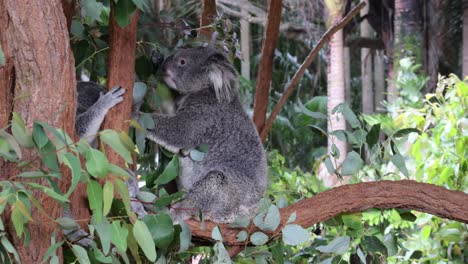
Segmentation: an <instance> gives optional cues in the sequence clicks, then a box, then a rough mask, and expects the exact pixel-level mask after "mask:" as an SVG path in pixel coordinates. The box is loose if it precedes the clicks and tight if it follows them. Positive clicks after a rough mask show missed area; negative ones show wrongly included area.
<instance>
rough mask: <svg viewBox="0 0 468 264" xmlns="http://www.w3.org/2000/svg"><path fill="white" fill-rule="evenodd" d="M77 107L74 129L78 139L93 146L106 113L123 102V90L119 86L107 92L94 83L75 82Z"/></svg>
mask: <svg viewBox="0 0 468 264" xmlns="http://www.w3.org/2000/svg"><path fill="white" fill-rule="evenodd" d="M76 90H77V92H78V107H77V109H76V121H75V129H76V133H77V134H78V136H79V137H80V138H86V139H87V140H88V143H90V145H91V146H94V147H96V146H95V143H96V135H97V133H98V131H99V127H101V124H102V122H103V121H104V117H105V116H106V114H107V112H109V110H110V109H111V108H112V107H114V106H115V105H117V104H118V103H120V102H122V101H123V94H124V93H125V89H123V88H122V87H120V86H116V87H114V88H112V89H111V90H110V91H109V92H107V91H106V89H105V88H104V87H102V86H101V85H99V84H97V83H94V82H77V85H76Z"/></svg>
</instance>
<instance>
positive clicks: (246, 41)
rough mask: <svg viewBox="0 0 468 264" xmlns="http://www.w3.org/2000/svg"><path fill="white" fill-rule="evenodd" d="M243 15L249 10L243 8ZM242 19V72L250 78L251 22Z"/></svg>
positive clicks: (246, 14)
mask: <svg viewBox="0 0 468 264" xmlns="http://www.w3.org/2000/svg"><path fill="white" fill-rule="evenodd" d="M241 12H242V17H247V16H248V11H247V9H245V8H242V10H241ZM242 17H241V19H240V39H241V51H242V61H241V74H242V76H243V77H244V78H245V79H247V80H250V23H249V21H247V20H246V19H243V18H242Z"/></svg>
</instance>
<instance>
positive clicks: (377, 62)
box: [374, 50, 385, 113]
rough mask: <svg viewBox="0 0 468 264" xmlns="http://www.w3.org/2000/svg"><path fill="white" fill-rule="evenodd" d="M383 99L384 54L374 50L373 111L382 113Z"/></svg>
mask: <svg viewBox="0 0 468 264" xmlns="http://www.w3.org/2000/svg"><path fill="white" fill-rule="evenodd" d="M384 99H385V67H384V53H383V51H382V50H376V51H375V53H374V103H375V111H376V112H380V113H382V112H383V110H384V109H383V106H382V101H383V100H384Z"/></svg>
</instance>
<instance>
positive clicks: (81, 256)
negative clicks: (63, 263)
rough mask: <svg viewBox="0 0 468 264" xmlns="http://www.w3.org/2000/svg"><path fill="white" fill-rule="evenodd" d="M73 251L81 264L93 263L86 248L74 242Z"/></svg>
mask: <svg viewBox="0 0 468 264" xmlns="http://www.w3.org/2000/svg"><path fill="white" fill-rule="evenodd" d="M72 251H73V253H74V254H75V256H76V258H77V259H78V262H79V263H80V264H91V261H89V257H88V253H86V250H85V249H84V248H83V247H81V246H79V245H77V244H74V245H72Z"/></svg>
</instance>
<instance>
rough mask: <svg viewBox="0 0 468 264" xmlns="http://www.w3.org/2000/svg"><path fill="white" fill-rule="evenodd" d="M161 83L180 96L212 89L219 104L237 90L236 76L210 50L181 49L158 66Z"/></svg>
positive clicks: (226, 63)
mask: <svg viewBox="0 0 468 264" xmlns="http://www.w3.org/2000/svg"><path fill="white" fill-rule="evenodd" d="M162 71H163V74H164V81H165V82H166V84H167V85H168V86H169V87H170V88H172V89H174V90H176V91H178V92H179V93H181V94H188V93H194V92H198V91H200V90H203V89H214V91H215V92H216V96H217V97H218V99H219V100H220V101H222V100H225V99H227V101H230V99H231V96H232V94H233V93H234V91H237V75H236V71H235V70H234V68H233V67H232V65H231V63H230V62H229V60H228V59H227V58H226V57H225V56H224V54H222V53H221V52H219V51H217V50H216V49H215V48H212V47H199V48H189V49H181V50H179V51H177V52H176V53H174V54H172V55H171V56H169V57H167V58H166V60H165V61H164V63H163V65H162Z"/></svg>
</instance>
